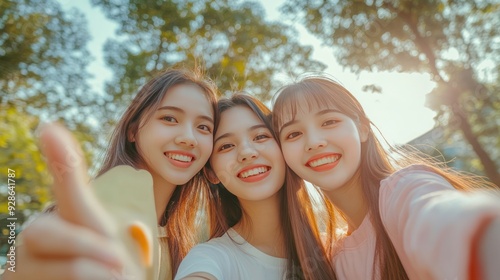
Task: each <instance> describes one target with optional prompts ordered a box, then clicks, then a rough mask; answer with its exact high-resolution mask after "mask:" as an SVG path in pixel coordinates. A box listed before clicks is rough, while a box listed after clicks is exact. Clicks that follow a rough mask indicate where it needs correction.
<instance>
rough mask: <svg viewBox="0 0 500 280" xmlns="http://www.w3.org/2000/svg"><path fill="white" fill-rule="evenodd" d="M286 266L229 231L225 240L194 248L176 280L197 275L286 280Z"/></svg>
mask: <svg viewBox="0 0 500 280" xmlns="http://www.w3.org/2000/svg"><path fill="white" fill-rule="evenodd" d="M231 238H232V239H231ZM286 264H287V261H286V259H283V258H277V257H273V256H270V255H267V254H265V253H263V252H262V251H260V250H259V249H257V248H255V247H253V246H252V245H250V244H249V243H248V242H246V240H245V239H243V237H241V236H240V235H239V234H238V233H237V232H236V231H235V230H233V229H229V230H228V231H227V232H226V233H225V234H224V235H223V236H221V237H218V238H214V239H212V240H209V241H208V242H205V243H202V244H198V245H196V246H195V247H193V249H191V251H189V253H188V254H187V256H186V257H185V258H184V259H183V260H182V262H181V264H180V266H179V269H178V270H177V275H176V276H175V280H177V279H182V278H183V277H186V276H188V275H190V274H192V273H195V272H205V273H209V274H211V275H213V276H215V277H216V278H217V279H218V280H234V279H240V280H244V279H248V280H255V279H263V280H264V279H270V280H273V279H285V270H286Z"/></svg>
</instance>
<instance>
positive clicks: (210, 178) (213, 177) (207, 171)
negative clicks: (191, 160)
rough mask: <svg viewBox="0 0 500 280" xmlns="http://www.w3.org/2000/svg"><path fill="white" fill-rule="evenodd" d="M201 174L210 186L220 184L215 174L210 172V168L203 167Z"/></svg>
mask: <svg viewBox="0 0 500 280" xmlns="http://www.w3.org/2000/svg"><path fill="white" fill-rule="evenodd" d="M202 172H203V176H205V178H207V180H208V181H209V182H210V183H212V184H218V183H220V180H219V178H217V175H215V172H214V171H213V170H212V168H210V167H207V166H205V167H203V169H202Z"/></svg>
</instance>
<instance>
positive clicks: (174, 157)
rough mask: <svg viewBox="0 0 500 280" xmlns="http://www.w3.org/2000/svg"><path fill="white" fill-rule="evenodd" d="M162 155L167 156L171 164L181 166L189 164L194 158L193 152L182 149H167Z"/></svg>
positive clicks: (184, 166)
mask: <svg viewBox="0 0 500 280" xmlns="http://www.w3.org/2000/svg"><path fill="white" fill-rule="evenodd" d="M164 155H165V156H166V157H167V158H168V160H169V162H170V163H171V164H172V165H174V166H177V167H181V168H186V167H189V166H191V164H193V162H194V160H195V159H196V158H195V156H194V155H193V154H191V153H188V152H183V151H168V152H165V153H164Z"/></svg>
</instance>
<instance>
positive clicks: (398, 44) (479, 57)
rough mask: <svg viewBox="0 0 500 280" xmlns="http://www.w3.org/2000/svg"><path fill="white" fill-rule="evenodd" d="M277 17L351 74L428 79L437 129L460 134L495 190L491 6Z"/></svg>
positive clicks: (303, 10)
mask: <svg viewBox="0 0 500 280" xmlns="http://www.w3.org/2000/svg"><path fill="white" fill-rule="evenodd" d="M282 11H283V13H284V14H289V15H292V16H294V17H297V18H299V19H300V20H301V22H302V23H303V24H304V25H305V26H306V28H307V29H308V30H309V31H310V32H311V33H313V34H315V35H316V36H317V37H319V38H320V39H321V40H322V41H323V42H324V43H325V44H326V45H330V46H332V48H334V52H335V55H336V56H337V58H338V61H339V62H340V63H341V64H342V65H344V66H346V67H348V68H349V69H351V70H352V71H354V72H358V73H359V72H360V71H383V70H387V71H399V72H427V73H430V74H431V75H432V77H433V79H434V80H435V81H436V83H437V87H436V88H435V89H434V90H433V91H432V92H431V93H429V95H428V106H429V107H430V108H432V109H434V110H436V111H437V112H438V117H437V120H438V121H439V122H441V124H443V125H445V126H446V127H448V129H450V130H456V129H458V130H460V131H461V132H462V134H463V137H464V138H465V139H466V141H467V142H468V143H470V145H471V146H472V148H473V150H474V152H475V153H476V154H477V156H478V158H479V160H480V162H481V164H482V167H483V169H484V172H485V174H486V175H487V176H488V177H489V178H490V179H491V181H493V182H494V183H496V184H497V185H500V173H499V168H498V166H499V165H498V163H497V162H495V161H494V160H493V159H494V158H493V157H492V156H491V155H492V153H494V151H497V150H498V148H499V141H498V135H499V126H500V124H499V123H498V121H491V120H498V119H500V118H499V115H500V114H499V112H500V110H499V95H498V87H495V86H492V84H493V85H494V84H495V82H496V83H498V76H499V68H498V67H496V68H494V67H495V66H497V65H499V62H500V47H499V46H500V45H499V41H500V29H498V26H499V24H500V4H499V3H498V1H496V0H486V1H479V0H477V1H476V0H456V1H445V0H423V1H411V0H400V1H385V0H373V1H361V0H356V1H347V0H340V1H332V0H320V1H313V0H306V1H303V0H292V1H288V2H287V3H286V4H285V5H284V6H283V7H282ZM368 88H372V89H373V88H374V87H370V86H369V87H368ZM375 88H376V87H375ZM403 94H404V93H403ZM485 119H486V120H490V121H487V122H486V121H485ZM485 124H488V125H485Z"/></svg>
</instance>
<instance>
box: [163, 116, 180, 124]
mask: <svg viewBox="0 0 500 280" xmlns="http://www.w3.org/2000/svg"><path fill="white" fill-rule="evenodd" d="M161 119H162V120H164V121H166V122H171V123H176V122H177V119H175V118H174V117H172V116H164V117H162V118H161Z"/></svg>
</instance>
